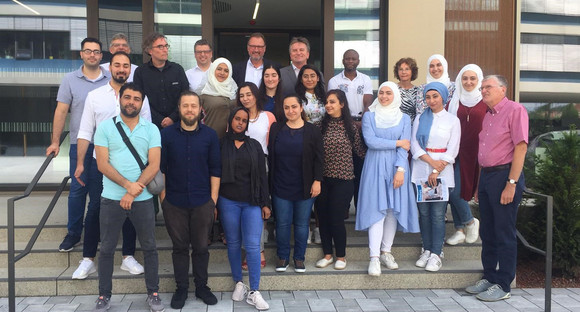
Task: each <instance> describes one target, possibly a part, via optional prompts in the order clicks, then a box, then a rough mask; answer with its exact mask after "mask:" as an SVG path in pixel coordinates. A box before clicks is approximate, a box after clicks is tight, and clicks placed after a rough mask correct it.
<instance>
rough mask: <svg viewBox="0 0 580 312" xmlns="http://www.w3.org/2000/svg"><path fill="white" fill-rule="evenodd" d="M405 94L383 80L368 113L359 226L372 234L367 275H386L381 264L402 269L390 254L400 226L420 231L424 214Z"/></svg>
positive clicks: (363, 126)
mask: <svg viewBox="0 0 580 312" xmlns="http://www.w3.org/2000/svg"><path fill="white" fill-rule="evenodd" d="M400 106H401V95H400V93H399V88H398V86H397V84H395V83H394V82H390V81H387V82H384V83H383V84H381V86H380V87H379V92H378V97H377V99H375V101H374V102H373V104H372V105H371V106H370V107H369V112H368V113H366V114H364V115H363V119H362V131H363V136H364V140H365V143H366V144H367V146H368V151H367V155H366V157H365V162H364V166H363V170H362V175H361V182H360V191H359V194H365V196H359V198H358V205H357V207H358V210H357V214H356V229H357V230H359V231H363V230H364V231H367V230H368V232H369V249H370V263H369V268H368V274H369V275H371V276H379V275H381V263H382V264H383V265H384V266H386V267H387V268H388V269H391V270H395V269H397V268H399V265H398V264H397V262H395V258H394V257H393V255H392V254H391V247H392V245H393V240H394V239H395V233H396V232H397V228H399V229H400V230H402V231H403V232H412V233H416V232H419V221H418V220H419V217H418V212H417V205H416V202H415V195H414V191H413V189H412V185H411V182H410V172H409V161H408V151H409V149H410V146H411V143H410V142H411V118H409V116H408V115H406V114H403V113H402V112H401V110H400V108H399V107H400Z"/></svg>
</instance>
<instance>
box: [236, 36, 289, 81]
mask: <svg viewBox="0 0 580 312" xmlns="http://www.w3.org/2000/svg"><path fill="white" fill-rule="evenodd" d="M264 53H266V39H264V35H263V34H261V33H253V34H251V35H250V38H249V39H248V55H249V56H250V58H249V59H248V61H247V62H239V63H237V64H235V65H234V66H233V71H234V72H233V74H232V78H233V79H234V81H235V82H236V84H237V85H238V86H239V85H240V84H242V83H243V82H245V81H249V82H253V83H254V84H255V85H256V86H258V87H260V83H261V82H262V71H263V70H264V68H265V67H268V65H270V64H275V65H277V66H278V64H276V63H274V62H272V61H270V60H268V59H265V58H264Z"/></svg>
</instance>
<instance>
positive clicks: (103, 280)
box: [93, 83, 164, 311]
mask: <svg viewBox="0 0 580 312" xmlns="http://www.w3.org/2000/svg"><path fill="white" fill-rule="evenodd" d="M143 96H144V94H143V91H142V90H141V89H140V88H139V87H138V86H137V85H135V84H134V83H127V84H125V85H123V86H122V87H121V89H120V90H119V101H120V108H121V114H120V115H119V116H117V117H115V118H116V122H117V123H118V124H120V125H121V127H122V129H123V131H124V132H125V134H126V135H127V137H128V138H129V140H130V141H131V143H132V145H133V146H134V147H135V150H136V151H137V154H138V155H139V157H140V158H141V161H143V163H144V164H147V167H146V168H145V169H144V170H143V171H141V168H140V167H139V164H138V163H137V160H135V157H134V156H133V154H131V151H130V150H129V148H128V147H127V144H125V142H124V141H123V138H122V137H121V134H120V133H119V130H118V129H117V127H116V125H115V122H114V121H113V119H108V120H105V121H103V122H102V123H101V124H99V126H98V127H97V131H96V132H95V137H94V142H95V152H96V154H97V165H98V167H99V171H101V173H103V176H104V177H103V193H102V195H101V211H100V216H99V222H100V230H101V251H100V255H99V298H98V300H97V304H96V307H95V309H94V310H93V311H106V310H107V309H109V308H110V303H109V301H110V298H111V295H112V288H113V282H112V276H113V258H114V254H115V248H116V246H117V241H118V240H119V233H120V232H121V229H122V227H123V223H124V222H125V219H126V218H127V217H128V218H129V219H131V222H133V225H134V226H135V230H136V232H137V237H138V238H139V242H141V249H142V250H143V255H144V259H145V285H146V287H147V295H148V296H147V303H148V304H149V307H150V309H151V311H164V307H163V304H162V303H161V298H159V295H158V293H157V292H158V290H159V275H158V267H159V261H158V257H157V247H156V244H155V231H154V229H155V210H154V208H153V199H152V198H153V195H151V193H149V191H148V190H147V187H146V186H147V184H149V182H151V180H153V178H154V177H155V174H156V173H157V171H159V163H160V160H161V135H160V134H159V130H158V129H157V126H155V125H154V124H152V123H151V122H150V121H147V120H145V119H143V118H140V116H139V112H140V111H141V107H142V106H143Z"/></svg>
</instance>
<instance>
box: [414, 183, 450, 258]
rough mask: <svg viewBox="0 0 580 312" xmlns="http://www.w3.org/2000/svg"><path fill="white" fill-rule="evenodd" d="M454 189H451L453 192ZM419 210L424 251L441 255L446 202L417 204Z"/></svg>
mask: <svg viewBox="0 0 580 312" xmlns="http://www.w3.org/2000/svg"><path fill="white" fill-rule="evenodd" d="M452 190H453V188H449V192H451V191H452ZM417 208H419V227H420V229H421V240H423V249H425V250H429V251H430V252H431V253H434V254H437V255H441V250H442V248H443V240H444V238H445V211H446V210H447V202H446V201H434V202H423V203H417Z"/></svg>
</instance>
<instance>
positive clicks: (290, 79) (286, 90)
mask: <svg viewBox="0 0 580 312" xmlns="http://www.w3.org/2000/svg"><path fill="white" fill-rule="evenodd" d="M280 76H281V79H282V96H284V97H285V96H287V95H290V94H293V93H296V91H295V89H294V87H295V86H296V74H295V73H294V68H292V65H288V66H286V67H282V68H280Z"/></svg>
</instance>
